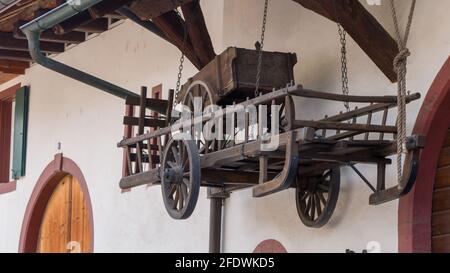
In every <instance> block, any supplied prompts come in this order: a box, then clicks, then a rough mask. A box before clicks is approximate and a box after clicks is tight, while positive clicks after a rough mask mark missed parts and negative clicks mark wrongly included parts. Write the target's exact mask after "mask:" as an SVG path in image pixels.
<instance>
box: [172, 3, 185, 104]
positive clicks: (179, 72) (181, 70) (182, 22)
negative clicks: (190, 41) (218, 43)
mask: <svg viewBox="0 0 450 273" xmlns="http://www.w3.org/2000/svg"><path fill="white" fill-rule="evenodd" d="M172 4H173V5H174V6H176V5H175V2H174V0H172ZM174 11H175V13H176V14H177V16H178V18H179V20H180V23H181V24H182V25H183V27H184V37H183V44H186V40H187V26H186V24H185V22H184V21H183V20H182V17H181V14H180V12H179V11H178V9H177V8H175V10H174ZM183 63H184V53H183V52H181V57H180V65H179V66H178V76H177V85H176V87H175V95H174V100H175V99H176V98H177V96H178V93H179V92H180V89H181V78H182V77H183V68H184V66H183ZM173 106H174V107H175V103H173Z"/></svg>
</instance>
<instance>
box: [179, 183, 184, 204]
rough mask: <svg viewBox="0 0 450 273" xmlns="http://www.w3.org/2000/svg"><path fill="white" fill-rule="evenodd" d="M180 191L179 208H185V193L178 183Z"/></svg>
mask: <svg viewBox="0 0 450 273" xmlns="http://www.w3.org/2000/svg"><path fill="white" fill-rule="evenodd" d="M178 192H179V194H180V200H179V206H178V207H179V209H180V210H181V209H183V208H184V195H183V191H182V190H181V185H178Z"/></svg>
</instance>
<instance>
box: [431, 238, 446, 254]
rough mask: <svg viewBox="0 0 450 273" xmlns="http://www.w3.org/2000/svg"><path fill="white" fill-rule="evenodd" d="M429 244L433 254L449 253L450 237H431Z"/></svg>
mask: <svg viewBox="0 0 450 273" xmlns="http://www.w3.org/2000/svg"><path fill="white" fill-rule="evenodd" d="M431 244H432V246H431V247H432V249H433V252H434V253H450V235H443V236H436V237H433V239H432V243H431Z"/></svg>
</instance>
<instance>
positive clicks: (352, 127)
mask: <svg viewBox="0 0 450 273" xmlns="http://www.w3.org/2000/svg"><path fill="white" fill-rule="evenodd" d="M293 125H294V128H301V127H311V128H314V129H336V130H349V131H359V132H383V133H396V132H397V127H395V126H383V125H367V124H358V123H351V124H349V123H341V122H325V121H308V120H295V121H294V122H293Z"/></svg>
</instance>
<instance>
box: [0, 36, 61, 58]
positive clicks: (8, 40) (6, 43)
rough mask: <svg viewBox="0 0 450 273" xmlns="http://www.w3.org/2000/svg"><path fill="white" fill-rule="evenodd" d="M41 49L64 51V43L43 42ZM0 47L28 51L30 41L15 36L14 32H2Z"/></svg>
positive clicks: (56, 51)
mask: <svg viewBox="0 0 450 273" xmlns="http://www.w3.org/2000/svg"><path fill="white" fill-rule="evenodd" d="M40 46H41V50H42V51H43V52H46V53H61V52H64V44H63V43H53V42H41V43H40ZM0 49H11V50H21V51H28V41H26V40H22V39H20V40H19V39H16V38H14V36H13V34H12V33H9V32H0Z"/></svg>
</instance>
